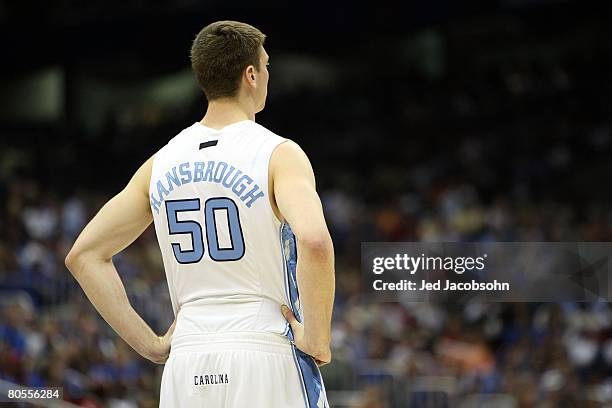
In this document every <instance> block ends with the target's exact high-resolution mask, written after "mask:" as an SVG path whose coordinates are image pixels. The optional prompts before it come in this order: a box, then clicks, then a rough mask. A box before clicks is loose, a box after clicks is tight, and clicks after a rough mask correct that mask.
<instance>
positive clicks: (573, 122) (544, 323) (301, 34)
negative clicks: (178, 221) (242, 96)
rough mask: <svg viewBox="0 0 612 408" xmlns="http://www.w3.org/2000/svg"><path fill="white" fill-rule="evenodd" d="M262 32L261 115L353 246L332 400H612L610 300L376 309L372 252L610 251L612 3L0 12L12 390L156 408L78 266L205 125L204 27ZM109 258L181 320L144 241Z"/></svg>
mask: <svg viewBox="0 0 612 408" xmlns="http://www.w3.org/2000/svg"><path fill="white" fill-rule="evenodd" d="M218 19H235V20H242V21H245V22H248V23H250V24H253V25H255V26H257V27H258V28H260V29H261V30H262V31H263V32H264V33H266V34H267V35H268V39H267V42H266V48H267V50H268V53H269V54H270V56H271V67H270V69H271V71H270V73H271V80H270V88H269V98H268V102H267V106H266V109H265V111H264V112H263V113H262V114H260V115H258V117H257V121H258V122H260V123H262V124H264V125H265V126H267V127H269V128H270V129H271V130H273V131H274V132H276V133H278V134H280V135H282V136H285V137H288V138H291V139H293V140H295V141H296V142H298V143H299V144H300V145H301V146H302V147H303V148H304V150H305V151H306V152H307V153H308V154H309V155H310V157H311V160H312V162H313V165H314V168H315V171H316V174H317V177H318V189H319V192H320V193H321V195H322V198H323V201H324V207H325V211H326V215H327V219H328V223H329V224H330V228H331V230H332V236H333V238H334V242H335V247H336V252H337V301H336V305H335V312H334V326H333V353H334V361H333V362H332V363H331V364H330V365H328V366H326V367H324V369H323V370H322V371H323V375H324V377H325V381H326V385H327V389H328V394H329V399H330V402H331V403H332V405H333V406H334V407H351V408H396V407H435V408H437V407H477V406H478V407H502V408H503V407H546V408H548V407H600V406H612V310H611V308H610V306H609V305H608V304H607V303H588V304H587V303H580V304H577V303H564V304H537V303H527V304H509V303H504V304H479V303H472V304H470V305H468V306H456V305H440V304H420V303H419V304H417V303H412V304H393V303H386V304H375V303H368V302H367V299H365V298H364V297H363V296H362V295H361V291H360V282H361V278H360V272H359V260H360V243H361V242H362V241H408V240H424V241H434V240H437V241H458V240H463V241H483V240H499V241H610V240H612V206H611V201H610V198H611V197H612V191H611V189H610V187H609V186H608V185H607V182H608V180H609V179H610V175H611V174H612V160H610V157H611V154H612V117H611V113H612V112H611V109H612V98H611V92H612V59H611V58H610V57H611V56H612V49H611V48H612V45H611V41H610V39H611V38H612V13H611V11H610V8H609V7H604V6H603V5H599V4H598V3H596V2H585V1H555V0H497V1H480V2H453V1H449V0H447V1H430V2H413V3H406V4H395V2H391V1H388V0H387V1H384V0H383V1H378V2H375V3H370V4H369V5H368V6H365V5H362V4H357V3H353V2H350V1H346V0H345V1H340V2H334V3H333V4H332V2H322V1H311V2H308V3H307V4H288V3H285V2H280V1H273V2H255V3H246V2H236V1H232V2H224V1H206V2H204V1H195V0H179V1H169V0H157V1H145V0H128V1H106V2H102V1H92V2H86V3H84V2H78V1H71V0H53V1H47V2H31V1H24V2H9V1H3V2H0V34H1V35H0V43H1V44H2V47H1V49H2V56H1V57H0V58H1V61H2V63H1V64H0V87H1V88H0V89H1V90H2V91H1V93H0V379H1V380H2V382H1V383H0V384H1V385H0V390H1V389H2V387H5V386H6V385H7V384H10V383H17V384H24V385H29V386H43V385H46V386H63V387H64V396H65V399H66V400H67V401H69V402H71V403H73V404H76V405H80V406H86V407H113V408H130V407H155V406H157V403H158V402H157V397H158V392H159V383H160V375H161V369H162V367H161V366H155V365H153V364H150V363H148V362H147V361H145V360H144V359H142V358H140V357H138V356H137V355H135V354H134V353H133V352H132V351H131V350H130V349H129V348H128V347H127V346H126V345H125V344H124V343H123V342H122V341H121V340H119V339H118V338H117V337H116V336H115V335H114V334H113V333H112V332H111V330H110V329H109V327H108V326H107V325H106V323H105V322H104V321H103V320H102V319H101V318H99V317H98V315H97V313H95V311H94V310H93V308H92V307H91V306H90V304H89V302H88V301H87V299H86V298H85V296H84V294H83V293H82V291H81V290H80V288H79V287H78V286H77V284H76V281H75V280H74V279H73V278H72V276H71V275H70V273H69V272H68V271H67V270H66V268H65V267H64V263H63V260H64V257H65V254H66V251H67V249H68V248H69V246H70V245H71V244H72V242H73V241H74V239H75V237H76V235H77V234H78V232H79V231H80V229H81V228H82V227H83V226H84V224H85V223H86V222H87V221H88V220H89V219H90V218H91V216H92V215H93V214H94V213H95V212H96V211H97V210H98V209H99V207H100V206H101V204H102V203H103V202H104V201H105V200H107V199H108V198H109V197H111V195H113V194H115V193H116V192H118V191H119V189H121V188H122V187H123V186H124V184H125V183H126V182H127V181H128V179H129V177H130V176H131V174H132V173H133V172H134V171H135V170H136V169H137V168H138V166H139V165H140V164H141V163H142V162H143V161H144V160H145V159H146V158H148V157H149V156H150V155H151V154H152V153H154V152H155V151H156V150H157V149H159V148H160V147H161V146H162V145H164V144H165V143H166V141H167V140H169V139H170V138H171V137H172V136H174V135H175V134H176V133H177V132H178V131H179V130H181V129H182V128H183V127H186V126H188V125H190V124H191V123H193V122H195V121H197V120H199V119H200V118H201V116H202V115H203V113H204V110H205V100H204V97H203V95H202V94H201V93H200V91H199V90H198V88H197V86H196V82H195V80H194V78H193V77H192V74H191V71H190V67H189V60H188V50H189V47H190V44H191V41H192V39H193V37H194V36H195V34H196V33H197V32H198V31H199V29H200V28H201V27H203V26H204V25H206V24H208V23H210V22H212V21H214V20H218ZM115 263H116V265H117V267H118V270H119V272H120V274H121V276H122V278H123V280H124V282H125V284H126V287H127V291H128V294H129V296H130V298H131V300H132V302H133V304H134V306H135V307H136V309H137V310H138V311H139V312H140V313H141V314H142V315H143V317H144V318H145V320H147V322H149V323H150V324H151V325H152V326H153V327H154V328H157V329H158V331H162V330H165V328H166V327H167V325H168V324H169V322H170V321H171V319H172V315H171V309H170V303H169V297H168V293H167V290H168V289H167V285H166V281H165V276H164V274H163V268H162V264H161V257H160V255H159V250H158V247H157V243H156V240H155V234H154V231H153V230H152V228H150V229H149V230H148V231H147V232H146V233H145V234H144V235H143V236H142V237H141V239H139V240H138V241H137V242H136V243H135V244H134V245H133V246H132V247H130V248H129V249H128V250H127V251H125V252H124V253H123V254H121V256H118V257H116V259H115Z"/></svg>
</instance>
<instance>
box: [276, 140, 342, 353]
mask: <svg viewBox="0 0 612 408" xmlns="http://www.w3.org/2000/svg"><path fill="white" fill-rule="evenodd" d="M270 166H271V171H270V172H271V175H272V183H273V191H274V197H275V200H276V205H277V206H278V209H279V211H280V213H281V215H282V217H283V218H284V219H285V220H286V221H287V223H289V225H290V226H291V229H292V230H293V233H294V234H295V236H296V241H297V249H298V253H299V258H298V263H297V279H298V286H299V288H300V303H301V305H302V309H303V316H304V319H303V320H304V321H303V324H300V323H299V322H298V321H297V320H296V318H295V316H294V315H293V313H292V312H291V310H290V309H289V308H287V307H286V306H283V307H282V312H283V315H284V316H285V318H286V319H287V320H288V321H289V323H290V324H291V328H292V330H293V334H294V342H295V345H296V346H297V347H298V348H299V349H300V350H302V351H303V352H305V353H307V354H310V355H311V356H313V357H314V358H315V360H317V362H318V363H319V365H323V364H326V363H328V362H329V361H330V360H331V350H330V341H331V318H332V308H333V300H334V290H335V279H334V248H333V243H332V240H331V237H330V235H329V231H328V229H327V225H326V223H325V218H324V216H323V209H322V206H321V200H320V199H319V196H318V194H317V191H316V189H315V177H314V172H313V170H312V166H311V165H310V161H309V160H308V157H307V156H306V154H305V153H304V152H303V151H302V149H301V148H300V147H299V146H298V145H297V144H295V143H293V142H290V141H289V142H286V143H283V144H281V145H279V146H278V147H277V148H276V150H275V151H274V153H273V155H272V158H271V161H270Z"/></svg>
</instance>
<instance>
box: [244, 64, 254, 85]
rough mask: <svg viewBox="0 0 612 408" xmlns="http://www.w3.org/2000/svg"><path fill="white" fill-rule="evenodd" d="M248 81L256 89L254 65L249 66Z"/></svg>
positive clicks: (247, 71)
mask: <svg viewBox="0 0 612 408" xmlns="http://www.w3.org/2000/svg"><path fill="white" fill-rule="evenodd" d="M244 73H245V76H246V80H247V82H248V83H249V85H251V86H252V87H256V86H257V84H256V82H255V67H254V66H253V65H249V66H248V67H247V68H246V70H245V72H244Z"/></svg>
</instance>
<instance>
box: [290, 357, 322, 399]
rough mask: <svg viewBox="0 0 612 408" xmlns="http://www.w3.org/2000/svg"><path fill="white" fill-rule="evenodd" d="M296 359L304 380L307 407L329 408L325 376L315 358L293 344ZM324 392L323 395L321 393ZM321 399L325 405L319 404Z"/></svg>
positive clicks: (303, 386)
mask: <svg viewBox="0 0 612 408" xmlns="http://www.w3.org/2000/svg"><path fill="white" fill-rule="evenodd" d="M292 348H293V354H294V359H295V360H296V364H297V367H298V371H299V374H300V378H301V380H302V388H303V390H304V398H305V399H306V407H307V408H329V405H328V402H327V397H326V396H325V388H324V386H323V378H322V377H321V372H320V371H319V367H317V364H316V363H315V361H314V359H313V358H312V357H311V356H309V355H308V354H306V353H304V352H302V351H301V350H299V349H298V348H296V347H295V346H293V345H292ZM321 394H323V395H321ZM319 399H322V402H323V405H321V406H319V405H318V403H319Z"/></svg>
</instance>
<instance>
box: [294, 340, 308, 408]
mask: <svg viewBox="0 0 612 408" xmlns="http://www.w3.org/2000/svg"><path fill="white" fill-rule="evenodd" d="M297 351H299V350H298V349H297V348H296V347H295V345H293V344H291V352H292V353H293V361H295V367H296V368H297V372H298V376H299V377H300V385H301V386H302V387H301V388H302V395H303V396H304V404H305V405H304V406H305V407H306V408H310V406H309V404H308V393H307V391H306V385H305V383H304V376H303V375H302V369H301V368H300V363H299V362H298V358H297V353H296V352H297Z"/></svg>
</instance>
